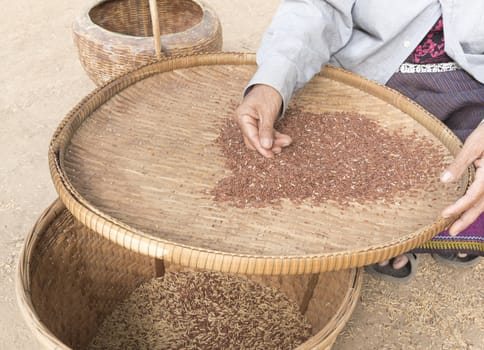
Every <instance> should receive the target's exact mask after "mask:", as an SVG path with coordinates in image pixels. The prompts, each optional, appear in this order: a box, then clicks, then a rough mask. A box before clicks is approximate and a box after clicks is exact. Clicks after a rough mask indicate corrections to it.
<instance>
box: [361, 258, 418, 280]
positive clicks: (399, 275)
mask: <svg viewBox="0 0 484 350" xmlns="http://www.w3.org/2000/svg"><path fill="white" fill-rule="evenodd" d="M405 256H406V257H407V258H408V262H407V264H406V265H405V266H404V267H402V268H400V269H394V268H393V261H394V259H390V262H389V263H388V264H387V265H385V266H380V265H378V264H372V265H368V266H365V270H366V272H368V273H369V274H370V275H373V276H374V277H376V278H381V279H383V280H386V281H389V282H397V283H406V282H408V281H410V280H411V279H412V278H414V277H415V274H416V273H417V266H418V262H417V256H416V255H415V254H413V253H407V254H405Z"/></svg>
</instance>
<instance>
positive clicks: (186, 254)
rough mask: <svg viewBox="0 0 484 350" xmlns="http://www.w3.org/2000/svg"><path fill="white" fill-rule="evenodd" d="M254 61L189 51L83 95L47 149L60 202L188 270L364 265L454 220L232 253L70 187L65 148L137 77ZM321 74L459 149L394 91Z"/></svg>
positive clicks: (103, 230) (127, 242) (99, 228)
mask: <svg viewBox="0 0 484 350" xmlns="http://www.w3.org/2000/svg"><path fill="white" fill-rule="evenodd" d="M255 64H256V63H255V55H253V54H242V53H218V54H206V55H192V56H184V57H177V58H173V59H166V60H162V61H159V62H156V63H153V64H149V65H146V66H143V67H141V68H139V69H137V70H134V71H132V72H130V73H127V74H124V75H122V76H120V77H119V78H117V79H115V80H111V81H109V82H108V83H106V84H105V85H103V86H101V87H99V88H98V89H96V90H95V91H94V92H93V93H91V94H90V95H88V96H87V97H86V98H85V99H83V100H82V101H81V102H80V103H79V104H78V105H77V106H76V107H75V108H74V109H73V110H72V111H71V112H70V113H69V114H68V115H67V116H66V118H65V119H64V120H63V121H62V122H61V124H60V126H59V127H58V129H57V130H56V132H55V134H54V136H53V139H52V142H51V145H50V148H49V165H50V170H51V174H52V177H53V181H54V184H55V187H56V189H57V191H58V193H59V196H60V198H61V200H62V201H63V202H64V204H65V205H66V207H67V208H68V209H69V211H70V212H71V213H72V214H73V215H74V216H75V217H76V218H77V219H78V220H80V221H81V222H82V223H84V224H85V225H87V226H88V227H89V228H91V229H92V230H94V231H96V232H98V233H100V234H101V235H103V236H104V237H106V238H108V239H109V240H111V241H113V242H116V243H117V244H119V245H121V246H123V247H125V248H128V249H130V250H133V251H135V252H137V253H140V254H144V255H149V256H152V257H155V258H159V259H164V260H166V261H170V262H174V263H177V264H180V265H183V266H188V267H193V268H206V269H210V270H218V271H222V272H231V273H243V274H251V275H285V274H309V273H318V272H323V271H333V270H341V269H349V268H354V267H359V266H364V265H368V264H371V263H375V262H378V261H381V260H385V259H388V258H391V257H393V256H396V255H399V254H402V253H404V252H406V251H409V250H411V249H413V248H415V247H417V246H418V245H420V244H422V243H424V242H426V241H428V240H429V239H431V238H432V237H433V236H434V235H435V234H437V233H438V232H440V231H442V230H443V229H445V227H447V226H448V225H449V224H450V223H451V222H452V221H453V220H454V218H452V219H444V218H440V219H438V220H437V221H436V222H435V223H433V224H432V225H430V226H427V227H423V228H422V229H420V230H418V231H416V232H413V233H412V234H410V235H408V236H407V237H403V238H398V239H394V240H392V241H389V242H385V244H381V245H377V246H373V247H371V248H369V249H361V250H358V251H345V252H343V253H339V252H336V253H323V254H310V255H297V256H273V255H256V254H254V255H252V254H234V253H227V252H224V251H219V250H215V249H204V248H199V247H194V246H190V245H187V244H179V243H174V242H171V241H167V240H164V239H160V238H156V239H155V238H153V237H151V236H150V235H147V234H145V233H144V232H142V231H141V230H138V229H135V228H133V227H131V226H130V225H128V224H126V223H123V222H121V221H119V220H117V219H115V218H113V217H111V216H109V215H107V214H106V213H103V212H102V211H100V210H99V209H98V208H96V207H95V206H94V205H93V204H92V203H89V202H88V201H87V200H86V199H85V198H84V197H83V196H82V195H81V194H80V193H78V192H77V190H76V189H75V188H74V187H73V186H72V184H71V182H70V180H69V179H68V178H67V176H66V174H65V172H64V170H63V160H64V156H65V154H64V150H65V146H66V145H67V144H68V143H69V141H70V139H71V138H72V136H73V135H74V133H75V131H76V130H77V128H78V127H79V126H80V125H81V124H82V123H83V121H84V120H85V119H86V118H87V117H88V116H89V115H90V114H91V113H92V112H93V111H95V110H96V109H97V108H99V107H100V106H101V105H102V104H104V103H105V102H106V101H108V100H109V99H111V98H112V97H113V96H115V95H116V94H117V93H119V92H120V91H122V90H124V89H126V88H127V87H129V86H131V85H133V84H134V83H136V82H138V81H141V80H143V79H146V78H148V77H151V76H153V75H155V74H158V73H163V72H168V71H171V70H175V69H183V68H188V67H198V66H209V65H255ZM321 75H322V76H324V77H328V78H331V79H335V80H337V81H340V82H342V83H344V84H347V85H350V86H353V87H355V88H358V89H360V90H362V91H366V92H368V93H369V94H372V95H374V96H376V97H379V98H381V99H384V100H385V101H386V102H388V103H389V104H391V105H393V106H394V107H396V108H398V109H400V110H403V111H404V112H405V113H408V114H409V115H410V116H411V117H412V118H414V119H415V120H416V121H417V122H419V123H420V124H421V125H423V126H424V127H425V128H426V129H427V130H429V131H430V132H431V133H432V134H434V135H435V136H436V137H437V138H438V139H439V140H441V142H442V143H443V144H444V145H445V146H446V147H447V148H448V149H449V151H450V152H451V153H452V155H454V156H455V154H456V153H457V152H458V151H459V149H460V147H461V143H460V141H459V140H458V139H457V138H456V136H455V135H453V134H452V133H451V132H450V131H448V130H446V129H445V127H443V124H442V123H441V122H440V121H438V120H437V119H436V118H435V117H433V116H432V115H431V114H429V113H428V112H427V111H425V110H424V109H423V108H422V107H420V106H418V105H417V104H416V103H414V102H413V101H411V100H409V99H408V98H406V97H403V96H402V95H400V94H399V93H397V92H396V91H393V90H391V89H389V88H386V87H382V86H381V85H379V84H376V83H374V82H371V81H369V80H367V79H363V78H361V77H359V76H356V75H355V74H352V73H350V72H346V71H344V70H342V69H338V68H334V67H326V68H325V69H324V70H323V71H322V73H321ZM472 177H473V170H472V168H469V171H468V173H467V175H466V177H465V179H464V180H463V187H464V188H467V186H468V185H469V183H470V181H472Z"/></svg>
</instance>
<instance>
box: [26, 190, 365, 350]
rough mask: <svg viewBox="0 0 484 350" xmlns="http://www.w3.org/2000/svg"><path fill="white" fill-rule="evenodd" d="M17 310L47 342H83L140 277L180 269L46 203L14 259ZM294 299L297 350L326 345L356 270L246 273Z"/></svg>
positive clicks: (353, 295) (348, 300) (349, 298)
mask: <svg viewBox="0 0 484 350" xmlns="http://www.w3.org/2000/svg"><path fill="white" fill-rule="evenodd" d="M19 260H20V265H19V275H18V279H17V284H18V285H17V293H18V300H19V304H20V308H21V310H22V313H23V315H24V317H25V319H26V321H27V323H28V324H29V326H30V327H31V328H32V330H33V332H34V334H35V335H36V336H37V337H38V339H39V340H40V341H41V343H42V344H43V345H45V346H46V348H48V349H84V348H86V346H87V345H88V344H89V342H90V341H91V340H92V339H93V337H94V336H95V334H96V332H97V331H98V327H99V326H100V324H101V323H102V321H103V320H104V318H105V317H106V316H107V315H108V314H110V313H111V312H112V311H113V309H114V308H115V307H116V305H117V304H118V303H120V302H121V301H122V300H124V299H125V298H126V297H127V296H128V295H130V294H131V293H132V292H133V291H134V290H135V289H136V287H138V286H139V285H140V284H141V283H143V282H146V281H149V280H150V279H152V278H153V277H157V276H162V275H163V274H164V273H165V271H166V272H173V273H177V272H180V271H189V270H188V269H187V268H184V267H181V266H178V265H174V264H170V263H167V262H164V261H161V260H155V259H151V258H149V257H146V256H142V255H138V254H135V253H133V252H130V251H128V250H127V249H123V248H121V247H119V246H118V245H116V244H114V243H112V242H109V241H108V240H106V239H104V238H102V237H101V236H100V235H98V234H97V233H95V232H93V231H91V230H89V229H87V228H86V227H85V226H84V225H82V224H81V223H80V222H78V221H77V220H76V219H75V218H74V217H73V216H72V215H71V214H70V213H69V212H68V211H67V210H66V209H65V207H64V206H63V205H62V203H61V201H60V200H57V201H56V202H55V203H53V204H52V205H51V207H49V208H48V209H47V210H46V211H45V213H44V214H43V215H42V216H41V217H40V218H39V220H38V221H37V223H36V225H35V227H34V229H33V230H32V232H31V233H30V234H29V235H28V237H27V239H26V244H25V246H24V249H23V251H22V253H21V256H20V258H19ZM248 278H250V279H252V280H253V281H254V282H256V283H260V284H263V285H266V286H272V287H275V288H278V289H280V290H281V291H282V292H283V293H285V294H286V295H287V297H289V298H291V299H292V300H294V301H295V302H297V304H298V305H299V308H300V310H301V312H302V313H304V314H305V315H306V317H307V319H308V321H309V322H310V323H311V325H312V329H313V334H312V336H311V338H309V339H308V340H307V341H306V342H305V343H304V344H302V345H301V346H300V347H298V349H301V350H305V349H330V348H331V346H332V344H333V343H334V341H335V340H336V337H337V336H338V334H339V332H340V331H341V330H342V329H343V327H344V325H345V324H346V322H347V321H348V319H349V318H350V316H351V314H352V312H353V310H354V308H355V306H356V303H357V301H358V296H359V293H360V290H361V283H362V273H361V270H359V269H352V270H345V271H340V272H329V273H323V274H317V275H302V276H285V277H281V276H276V277H270V276H250V277H248Z"/></svg>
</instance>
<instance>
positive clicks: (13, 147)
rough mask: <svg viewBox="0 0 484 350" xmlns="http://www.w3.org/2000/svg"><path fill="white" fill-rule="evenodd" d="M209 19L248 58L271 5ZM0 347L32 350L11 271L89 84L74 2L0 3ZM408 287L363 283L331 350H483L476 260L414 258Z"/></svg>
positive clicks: (228, 4) (215, 2)
mask: <svg viewBox="0 0 484 350" xmlns="http://www.w3.org/2000/svg"><path fill="white" fill-rule="evenodd" d="M205 1H206V2H207V3H209V4H211V5H212V6H213V7H214V8H215V10H216V12H217V13H218V15H219V17H220V19H221V22H222V26H223V29H224V50H226V51H255V50H256V49H257V46H258V44H259V41H260V38H261V35H262V33H263V31H264V29H265V28H266V26H267V25H268V23H269V22H270V18H271V16H272V14H273V12H274V11H275V9H276V6H277V4H278V1H277V0H268V1H259V0H245V1H224V0H205ZM1 5H2V6H1V8H2V13H3V16H2V20H1V21H0V33H1V35H2V37H3V39H2V44H1V49H0V62H1V65H0V84H1V89H0V91H1V94H0V118H1V119H0V120H1V123H0V159H1V162H0V285H1V286H0V315H1V316H2V317H1V318H0V349H39V348H40V345H39V343H38V342H37V340H36V339H35V338H34V336H33V335H32V333H31V332H30V330H29V329H28V328H27V326H26V323H25V321H24V320H23V319H22V316H21V315H20V313H19V310H18V307H17V302H16V297H15V288H14V281H15V270H16V266H17V260H18V256H19V252H20V249H21V247H22V246H23V240H24V238H25V236H26V234H27V232H28V231H29V230H30V229H31V228H32V226H33V224H34V223H35V221H36V220H37V218H38V217H39V215H40V213H41V212H42V211H43V209H44V208H46V207H47V206H48V205H49V204H50V203H51V202H52V201H53V200H54V199H55V198H56V196H57V195H56V192H55V189H54V187H53V184H52V182H51V179H50V174H49V170H48V165H47V147H48V144H49V141H50V137H51V135H52V133H53V131H54V129H55V128H56V126H57V124H58V123H59V121H60V120H61V119H62V118H63V116H64V115H65V114H66V113H67V112H68V111H69V110H70V109H71V108H72V107H73V106H74V105H75V104H76V103H77V102H78V101H79V100H80V99H81V98H82V97H84V96H85V95H86V94H87V93H88V92H90V91H91V90H92V89H93V88H94V84H93V83H92V82H91V81H90V80H89V79H88V78H87V76H86V75H85V73H84V71H83V70H82V68H81V65H80V63H79V61H78V58H77V52H76V50H75V47H74V45H73V42H72V37H71V28H70V26H71V23H72V21H73V20H74V18H75V17H76V16H78V15H79V14H80V13H81V11H82V10H83V9H84V8H86V7H87V5H88V3H87V2H86V1H83V0H71V1H60V0H47V1H32V0H27V1H7V0H2V1H1ZM421 258H422V259H420V269H419V271H418V275H417V277H416V279H415V280H413V281H412V282H411V283H409V284H407V285H402V286H396V285H392V284H389V283H385V282H382V281H379V280H376V279H374V278H372V277H369V276H365V282H364V286H363V291H362V294H361V300H360V302H359V304H358V306H357V308H356V311H355V312H354V314H353V316H352V318H351V320H350V322H349V323H348V325H347V327H346V328H345V330H344V331H343V332H342V333H341V335H340V337H339V338H338V340H337V342H336V344H335V346H334V349H335V350H349V349H472V350H478V349H484V283H483V272H484V263H481V264H480V265H478V266H477V267H474V268H472V269H455V268H446V267H443V266H441V265H438V264H436V263H435V262H434V261H433V259H431V258H430V257H429V256H426V255H424V256H421Z"/></svg>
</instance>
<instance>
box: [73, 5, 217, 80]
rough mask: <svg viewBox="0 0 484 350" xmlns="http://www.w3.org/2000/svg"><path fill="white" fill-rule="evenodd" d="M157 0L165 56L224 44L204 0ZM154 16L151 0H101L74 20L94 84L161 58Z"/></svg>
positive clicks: (82, 58)
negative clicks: (158, 52)
mask: <svg viewBox="0 0 484 350" xmlns="http://www.w3.org/2000/svg"><path fill="white" fill-rule="evenodd" d="M155 4H156V5H157V6H156V7H157V10H158V11H157V14H158V18H157V19H158V22H159V30H158V32H159V33H160V34H161V38H160V39H161V49H162V56H163V57H171V56H177V55H187V54H195V53H201V52H215V51H220V50H221V49H222V27H221V25H220V21H219V19H218V17H217V15H216V13H215V11H214V10H213V9H212V8H211V7H210V6H208V5H207V4H205V3H204V2H203V1H201V0H177V1H168V0H156V1H155ZM155 13H156V12H155ZM151 18H152V16H150V6H149V3H148V0H103V1H99V2H97V3H96V4H95V5H94V6H91V7H89V8H88V9H87V11H85V12H84V13H83V14H82V15H81V16H80V17H79V18H78V19H76V21H75V22H74V25H73V38H74V43H75V45H76V47H77V49H78V53H79V59H80V61H81V64H82V66H83V67H84V69H85V71H86V72H87V74H88V76H89V77H90V78H91V79H92V80H93V81H94V82H95V83H96V84H98V85H101V84H102V83H104V82H106V81H108V80H110V79H112V78H113V77H115V76H117V75H119V74H122V73H124V72H127V71H129V70H131V69H133V68H137V67H140V66H141V65H144V64H146V63H149V62H153V61H154V60H156V59H157V58H159V57H157V55H156V50H155V47H156V45H155V41H154V40H153V38H154V36H153V32H154V31H157V29H158V28H157V27H156V26H154V27H153V25H152V20H151ZM153 22H154V23H156V21H153ZM153 28H155V29H154V30H153ZM156 38H158V37H155V39H156Z"/></svg>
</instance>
